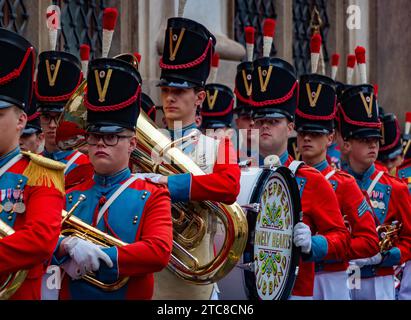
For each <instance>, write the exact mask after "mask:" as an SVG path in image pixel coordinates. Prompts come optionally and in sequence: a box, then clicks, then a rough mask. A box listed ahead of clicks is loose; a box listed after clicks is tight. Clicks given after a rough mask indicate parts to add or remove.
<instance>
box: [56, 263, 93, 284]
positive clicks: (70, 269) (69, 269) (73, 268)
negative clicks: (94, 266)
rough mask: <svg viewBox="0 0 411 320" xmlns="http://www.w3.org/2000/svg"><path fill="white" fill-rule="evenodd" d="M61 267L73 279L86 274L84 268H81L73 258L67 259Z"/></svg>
mask: <svg viewBox="0 0 411 320" xmlns="http://www.w3.org/2000/svg"><path fill="white" fill-rule="evenodd" d="M61 268H62V269H63V270H64V271H65V272H66V273H67V274H68V275H69V276H70V278H71V279H73V280H79V279H81V277H83V276H84V275H86V274H87V272H85V270H84V268H83V270H82V268H81V267H80V266H79V265H78V264H77V263H76V262H75V261H74V260H73V259H69V260H67V261H66V262H64V263H63V264H62V265H61Z"/></svg>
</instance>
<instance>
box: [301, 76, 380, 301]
mask: <svg viewBox="0 0 411 320" xmlns="http://www.w3.org/2000/svg"><path fill="white" fill-rule="evenodd" d="M334 85H335V83H334V81H332V79H331V78H328V77H325V76H322V75H318V74H309V75H304V76H302V77H301V78H300V88H301V89H300V96H299V104H298V108H297V112H296V121H295V123H296V130H297V132H298V135H297V145H298V150H299V152H300V153H301V157H302V161H304V162H305V163H306V164H307V165H309V166H311V167H314V168H315V169H317V170H318V171H320V172H321V173H322V174H323V175H324V176H325V178H326V179H327V180H328V181H329V182H330V184H331V185H332V187H333V189H334V191H335V193H336V195H337V199H338V203H339V207H340V210H341V213H342V215H343V216H344V220H345V221H346V223H347V224H348V229H349V231H350V234H351V239H350V246H349V250H348V251H347V254H346V256H345V257H344V259H341V260H339V261H336V260H331V261H330V260H324V261H320V262H317V263H316V273H315V278H314V299H316V300H350V290H349V288H348V286H347V280H348V277H347V276H348V275H347V272H346V270H347V267H348V261H349V260H352V259H358V258H366V257H370V256H373V255H375V254H376V253H377V252H378V250H379V247H378V236H377V233H376V230H375V222H374V217H373V212H372V209H371V208H370V207H369V205H368V203H367V200H366V198H365V197H364V195H363V193H362V191H361V190H360V188H359V187H358V186H357V183H356V181H355V179H354V178H353V177H352V176H350V175H349V174H347V173H343V172H342V171H339V170H336V169H333V168H332V167H331V165H330V164H329V163H328V162H327V159H326V154H327V148H328V147H329V146H330V145H331V144H332V143H333V140H334V134H333V130H334V119H335V114H336V111H337V106H336V95H335V91H334Z"/></svg>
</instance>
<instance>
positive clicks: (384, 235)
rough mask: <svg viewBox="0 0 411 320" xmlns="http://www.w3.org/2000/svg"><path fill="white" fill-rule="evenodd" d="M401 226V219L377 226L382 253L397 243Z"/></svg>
mask: <svg viewBox="0 0 411 320" xmlns="http://www.w3.org/2000/svg"><path fill="white" fill-rule="evenodd" d="M401 228H402V223H399V221H396V220H395V221H393V222H391V223H387V224H382V225H380V226H378V227H377V234H378V237H379V239H380V242H379V243H378V245H379V247H380V252H381V253H383V252H386V251H388V250H390V249H391V248H392V247H394V246H395V243H396V242H397V241H398V237H399V233H400V231H401Z"/></svg>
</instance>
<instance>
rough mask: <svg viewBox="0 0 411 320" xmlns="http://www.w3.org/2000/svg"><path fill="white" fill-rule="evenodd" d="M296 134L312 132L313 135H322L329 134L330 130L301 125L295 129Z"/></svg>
mask: <svg viewBox="0 0 411 320" xmlns="http://www.w3.org/2000/svg"><path fill="white" fill-rule="evenodd" d="M297 132H314V133H322V134H330V133H331V132H330V130H329V129H327V128H323V127H320V126H315V125H313V126H310V125H303V126H301V127H299V128H298V129H297Z"/></svg>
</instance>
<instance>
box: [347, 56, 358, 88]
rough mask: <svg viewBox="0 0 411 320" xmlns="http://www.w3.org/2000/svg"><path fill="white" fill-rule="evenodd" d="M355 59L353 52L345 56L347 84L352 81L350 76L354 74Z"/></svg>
mask: <svg viewBox="0 0 411 320" xmlns="http://www.w3.org/2000/svg"><path fill="white" fill-rule="evenodd" d="M356 61H357V58H356V57H355V55H353V54H349V55H348V56H347V84H351V83H352V77H353V75H354V67H355V63H356Z"/></svg>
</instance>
